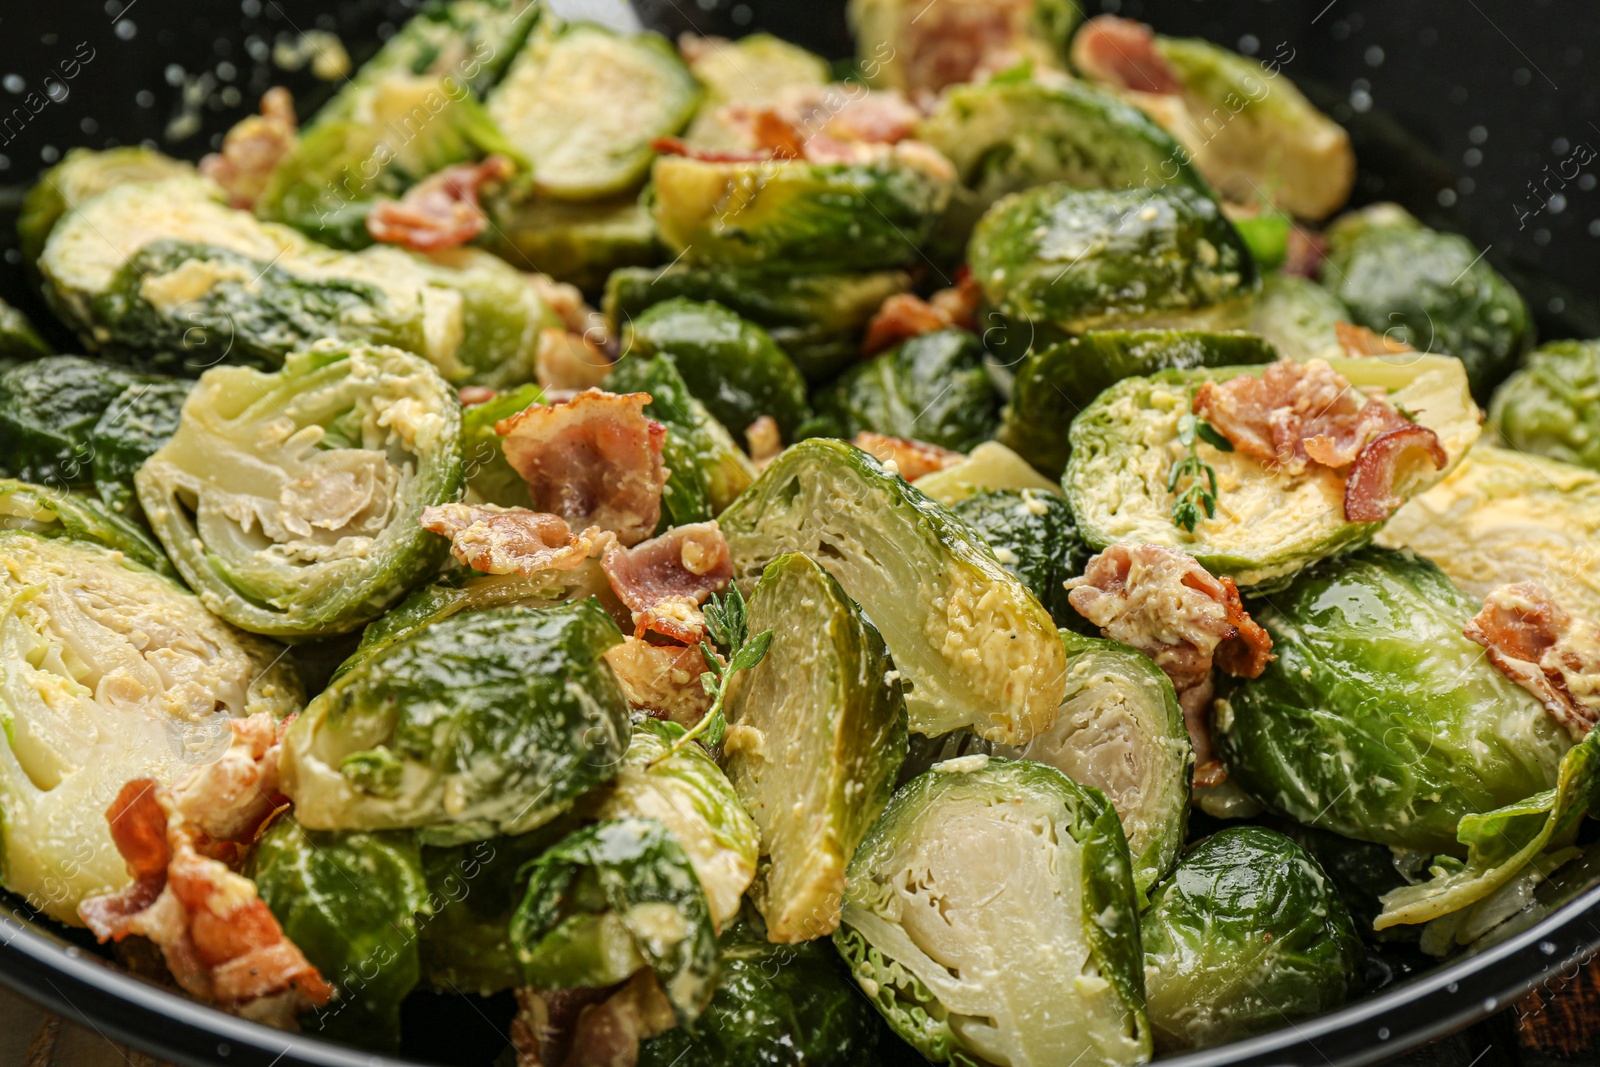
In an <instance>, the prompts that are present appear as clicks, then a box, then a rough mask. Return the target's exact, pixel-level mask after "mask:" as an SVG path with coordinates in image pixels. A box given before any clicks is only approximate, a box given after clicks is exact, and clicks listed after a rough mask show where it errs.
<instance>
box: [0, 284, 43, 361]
mask: <svg viewBox="0 0 1600 1067" xmlns="http://www.w3.org/2000/svg"><path fill="white" fill-rule="evenodd" d="M49 354H50V346H49V345H48V344H46V343H45V339H44V338H43V337H40V336H39V331H38V330H35V329H34V328H33V323H31V322H29V321H28V316H26V315H24V314H23V313H22V312H20V311H18V310H17V309H16V308H14V307H12V306H11V305H10V304H8V303H6V302H5V301H4V300H0V370H6V369H9V368H10V366H11V365H12V364H14V363H22V362H25V361H27V360H30V359H39V358H40V357H42V356H48V355H49Z"/></svg>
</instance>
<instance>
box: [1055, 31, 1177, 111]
mask: <svg viewBox="0 0 1600 1067" xmlns="http://www.w3.org/2000/svg"><path fill="white" fill-rule="evenodd" d="M1072 65H1073V66H1075V67H1077V68H1078V69H1079V70H1081V71H1082V72H1083V73H1085V74H1087V75H1088V76H1089V77H1090V78H1092V79H1094V80H1095V81H1097V82H1103V83H1106V84H1109V85H1114V86H1116V87H1117V88H1119V89H1126V90H1129V91H1130V92H1135V93H1157V94H1160V95H1163V96H1172V95H1175V94H1177V93H1181V92H1183V81H1182V80H1181V79H1180V78H1179V77H1178V72H1177V71H1175V70H1173V69H1172V64H1170V63H1168V62H1167V60H1166V57H1165V56H1163V55H1162V54H1161V52H1160V50H1159V49H1157V47H1156V35H1155V32H1154V31H1152V30H1151V29H1150V27H1149V26H1146V25H1145V24H1144V23H1142V22H1139V21H1137V20H1135V19H1124V18H1118V17H1117V16H1115V15H1096V16H1095V17H1094V18H1092V19H1090V20H1089V21H1088V22H1085V23H1084V24H1083V27H1082V28H1081V29H1080V30H1078V33H1077V36H1075V37H1074V38H1073V39H1072Z"/></svg>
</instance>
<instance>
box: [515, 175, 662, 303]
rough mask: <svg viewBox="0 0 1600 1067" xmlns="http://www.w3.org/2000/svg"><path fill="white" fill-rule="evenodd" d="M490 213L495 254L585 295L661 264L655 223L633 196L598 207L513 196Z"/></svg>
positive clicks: (597, 203) (593, 204)
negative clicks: (620, 274)
mask: <svg viewBox="0 0 1600 1067" xmlns="http://www.w3.org/2000/svg"><path fill="white" fill-rule="evenodd" d="M485 208H486V211H487V212H488V215H489V219H490V222H491V226H490V228H489V232H488V234H487V235H486V242H487V247H488V248H489V250H490V251H492V252H494V253H495V254H496V255H498V256H500V257H501V258H502V259H504V260H506V261H507V262H510V263H513V264H516V265H518V266H520V267H523V268H525V269H527V270H537V271H540V272H542V273H544V274H548V275H549V276H550V277H552V278H555V279H556V280H557V281H563V282H567V283H569V284H572V285H576V286H577V287H578V288H580V289H582V290H583V291H584V292H586V293H592V292H596V291H598V290H599V289H601V288H602V287H603V286H604V285H605V284H606V278H607V277H608V276H609V275H610V274H611V273H612V271H615V270H620V269H627V268H634V267H639V266H641V265H643V264H649V263H653V262H655V259H656V247H657V246H656V224H655V220H654V219H652V218H651V217H650V211H649V209H647V208H646V207H645V206H644V205H643V204H641V203H639V200H638V197H636V196H633V195H631V194H630V195H627V196H621V197H615V198H612V199H609V200H600V201H596V202H594V203H578V202H573V201H568V200H552V199H548V198H544V197H535V198H532V199H528V198H526V197H524V198H520V199H519V198H517V197H514V196H508V197H502V198H499V199H496V200H491V201H489V203H488V204H486V205H485ZM649 273H650V274H652V275H653V274H654V273H655V272H654V271H653V270H652V271H650V272H649Z"/></svg>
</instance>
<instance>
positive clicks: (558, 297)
mask: <svg viewBox="0 0 1600 1067" xmlns="http://www.w3.org/2000/svg"><path fill="white" fill-rule="evenodd" d="M528 285H529V286H531V287H532V289H533V291H534V292H535V293H537V294H538V296H539V300H540V302H542V303H543V304H544V306H545V307H547V308H549V309H550V310H551V312H552V313H554V314H555V316H556V317H557V318H559V319H560V320H561V324H562V325H563V326H565V327H566V328H567V332H569V333H579V334H583V335H584V336H591V335H594V336H601V335H603V332H604V330H605V316H603V315H601V314H600V313H599V312H598V311H596V310H595V309H594V308H592V307H590V306H589V305H588V304H585V303H584V302H583V293H582V291H581V290H579V289H578V287H577V286H576V285H569V284H567V283H566V282H558V281H556V280H555V279H554V278H551V277H550V276H549V275H546V274H540V273H538V272H537V271H536V272H534V273H532V274H529V275H528ZM597 327H598V329H599V330H600V331H601V334H594V331H595V330H596V328H597Z"/></svg>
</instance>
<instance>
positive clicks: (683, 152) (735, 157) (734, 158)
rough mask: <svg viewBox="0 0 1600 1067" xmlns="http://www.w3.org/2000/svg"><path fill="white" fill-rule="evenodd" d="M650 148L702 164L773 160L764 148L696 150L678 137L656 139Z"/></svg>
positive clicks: (661, 153)
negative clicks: (698, 161) (696, 160)
mask: <svg viewBox="0 0 1600 1067" xmlns="http://www.w3.org/2000/svg"><path fill="white" fill-rule="evenodd" d="M650 148H651V149H652V150H653V151H655V152H656V153H658V154H660V155H663V156H683V157H684V158H685V159H698V160H700V161H701V162H703V163H765V162H767V161H768V160H770V159H772V158H773V155H772V152H771V151H769V150H767V149H764V148H757V149H750V150H748V151H723V150H719V149H712V148H696V147H695V146H694V145H691V144H688V143H687V142H685V141H684V140H682V139H681V138H678V137H657V138H656V139H655V140H653V141H651V142H650Z"/></svg>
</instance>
